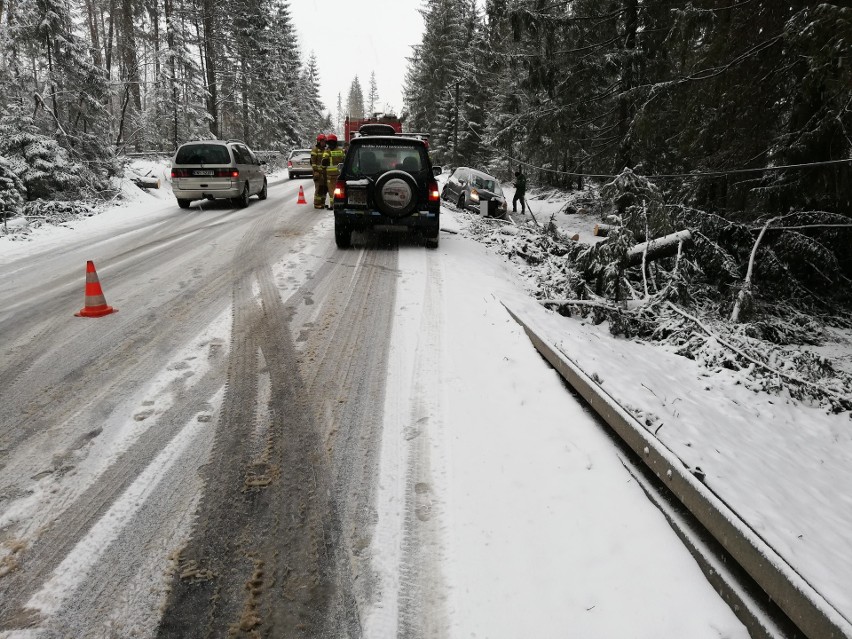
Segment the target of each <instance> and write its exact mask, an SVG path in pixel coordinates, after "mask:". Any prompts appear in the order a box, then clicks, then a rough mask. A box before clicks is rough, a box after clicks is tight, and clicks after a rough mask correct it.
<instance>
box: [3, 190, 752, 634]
mask: <svg viewBox="0 0 852 639" xmlns="http://www.w3.org/2000/svg"><path fill="white" fill-rule="evenodd" d="M299 185H302V186H304V187H306V194H307V196H308V200H310V198H311V192H310V189H309V188H308V187H309V186H310V183H309V182H303V181H299V182H287V183H284V184H281V185H278V186H274V187H271V188H270V192H269V199H268V200H267V201H265V202H258V201H254V200H253V201H252V204H251V206H250V207H249V208H248V209H246V210H235V209H231V208H229V207H228V206H224V205H212V206H205V207H204V209H203V210H200V209H199V210H197V209H196V208H195V207H194V208H193V209H192V210H190V211H180V210H179V209H177V207H176V206H175V205H173V204H172V203H171V202H170V201H166V203H165V204H164V203H162V202H156V201H154V202H147V203H146V202H142V203H140V204H138V205H136V206H127V207H118V208H116V209H113V210H112V211H109V212H107V213H105V214H103V215H101V216H98V217H97V218H91V219H88V220H85V221H83V222H79V223H74V224H73V225H72V226H74V227H75V228H73V229H57V230H55V231H54V232H51V233H44V234H41V235H38V234H37V235H36V236H35V237H34V239H33V240H32V241H31V242H27V243H19V244H11V243H8V242H7V243H4V244H3V245H2V246H0V278H2V281H3V287H2V290H0V354H2V357H1V358H0V389H2V391H1V392H2V397H3V406H2V415H0V637H67V636H75V637H76V636H79V637H82V636H85V637H114V636H121V637H129V636H134V637H154V636H160V637H192V636H198V637H219V636H222V637H224V636H235V637H240V636H245V637H250V636H267V637H281V636H286V637H297V636H306V637H307V636H311V637H318V636H329V637H346V636H348V637H362V636H363V637H374V638H385V637H397V636H398V637H406V638H409V637H412V638H414V637H471V636H477V637H492V638H495V639H496V638H506V639H510V638H512V639H514V638H517V637H583V638H594V637H601V638H604V637H614V636H618V637H627V636H630V637H648V638H651V637H690V638H699V639H700V638H703V637H707V638H711V637H745V636H747V634H746V632H745V630H744V628H742V626H741V625H740V624H739V622H738V621H737V620H736V618H735V617H734V615H733V613H732V612H731V611H730V610H729V609H728V608H727V607H726V606H725V605H724V604H723V603H722V601H721V600H720V599H719V598H718V597H717V596H716V595H715V593H714V592H713V590H712V588H711V587H710V586H709V585H708V584H707V582H706V581H705V580H704V578H703V576H702V574H701V572H700V570H699V569H698V567H697V566H696V565H695V564H694V562H693V560H692V558H691V557H690V555H689V554H688V552H687V551H686V550H685V549H684V548H683V547H682V546H681V545H680V542H679V541H678V539H677V537H676V536H675V534H674V533H673V532H672V531H671V529H670V528H669V527H668V525H667V523H666V521H665V519H664V517H663V516H662V515H661V514H660V513H659V512H658V511H657V510H656V508H654V507H653V506H652V505H651V504H650V502H648V500H647V498H646V497H645V495H644V493H643V492H642V490H641V488H640V487H639V486H637V485H636V484H635V482H633V480H632V478H631V476H630V475H629V473H627V472H626V471H625V469H624V468H623V466H622V465H621V463H620V461H619V459H618V455H617V452H616V451H615V450H614V449H613V448H612V445H611V443H610V441H609V439H608V438H607V436H606V435H605V434H604V433H603V431H602V430H601V428H600V426H599V425H598V424H597V422H596V421H595V419H593V418H592V417H591V416H590V415H588V414H587V413H586V411H585V409H584V408H583V407H582V406H581V405H580V404H579V403H578V402H577V401H576V400H575V399H574V397H573V396H572V395H571V394H570V393H569V392H567V390H566V389H565V387H564V385H563V383H562V382H561V380H560V379H559V377H558V376H557V375H556V373H555V372H554V371H553V370H552V369H550V367H549V366H548V365H547V364H546V363H545V362H544V361H543V360H542V359H541V358H540V357H539V355H538V354H537V353H536V351H535V350H534V348H533V347H532V346H531V345H530V343H529V341H528V340H527V338H526V337H525V335H524V334H523V332H522V330H521V329H520V327H519V326H518V325H517V324H516V323H515V322H514V321H512V320H511V318H510V317H509V315H508V313H507V312H506V311H505V309H504V308H503V306H502V305H501V304H500V302H499V298H500V296H501V295H502V294H504V293H506V294H509V293H511V294H518V290H519V289H518V284H517V283H516V281H515V277H514V275H513V274H511V273H510V272H509V271H508V269H506V268H505V267H504V264H503V263H502V261H500V260H499V259H495V257H494V256H493V255H489V254H488V253H487V251H486V250H485V249H484V248H483V247H482V246H481V245H479V244H476V243H475V242H473V241H471V240H469V239H466V238H464V237H462V236H460V235H455V234H450V233H442V234H441V246H440V248H439V249H438V250H436V251H427V250H426V249H424V248H423V246H421V245H419V244H417V243H414V242H410V241H409V240H407V239H405V238H398V237H393V238H391V239H387V238H381V237H378V236H374V235H368V236H360V237H359V236H358V235H356V237H355V242H356V247H355V248H354V249H352V250H348V251H340V250H338V249H336V248H335V247H334V242H333V233H332V226H333V225H332V219H331V215H330V213H327V212H316V211H314V210H313V209H312V208H311V207H309V206H297V205H296V204H295V202H296V192H297V190H298V186H299ZM454 215H455V213H453V212H450V211H445V212H444V218H443V224H442V225H443V226H444V227H445V228H447V229H448V230H452V228H453V226H454V224H455V220H454ZM87 259H92V260H94V261H95V264H96V266H97V268H98V274H99V275H100V280H101V283H102V285H103V288H104V293H105V295H106V298H107V302H108V303H109V304H110V305H113V306H115V307H117V308H118V309H120V312H119V313H117V314H113V315H110V316H107V317H105V318H100V319H96V320H89V319H85V320H84V319H79V318H75V317H73V316H72V314H73V313H74V312H75V311H77V310H79V308H80V305H81V304H82V300H83V295H82V293H83V291H82V286H83V268H84V266H85V261H86V260H87Z"/></svg>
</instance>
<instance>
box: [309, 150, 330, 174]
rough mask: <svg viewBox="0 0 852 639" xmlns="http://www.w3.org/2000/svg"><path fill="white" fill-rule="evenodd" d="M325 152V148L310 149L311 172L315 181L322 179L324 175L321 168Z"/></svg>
mask: <svg viewBox="0 0 852 639" xmlns="http://www.w3.org/2000/svg"><path fill="white" fill-rule="evenodd" d="M326 151H328V147H327V146H325V147H322V148H320V147H319V146H317V145H314V148H312V149H311V172H312V173H313V176H314V179H315V180H322V179H324V176H325V173H324V171H323V166H322V156H323V154H324V153H325V152H326Z"/></svg>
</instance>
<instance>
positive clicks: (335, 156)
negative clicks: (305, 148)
mask: <svg viewBox="0 0 852 639" xmlns="http://www.w3.org/2000/svg"><path fill="white" fill-rule="evenodd" d="M326 141H327V142H328V146H327V148H326V150H325V152H324V153H323V164H325V179H326V185H327V188H328V198H329V200H331V206H329V208H333V207H334V186H335V184H337V176H338V175H340V170H339V169H338V168H337V167H338V165H340V164H342V163H343V159H344V158H345V157H346V154H345V153H344V151H343V149H342V148H340V147H339V146H338V145H337V136H336V135H334V133H329V134H328V137H327V138H326ZM326 160H328V161H327V162H326Z"/></svg>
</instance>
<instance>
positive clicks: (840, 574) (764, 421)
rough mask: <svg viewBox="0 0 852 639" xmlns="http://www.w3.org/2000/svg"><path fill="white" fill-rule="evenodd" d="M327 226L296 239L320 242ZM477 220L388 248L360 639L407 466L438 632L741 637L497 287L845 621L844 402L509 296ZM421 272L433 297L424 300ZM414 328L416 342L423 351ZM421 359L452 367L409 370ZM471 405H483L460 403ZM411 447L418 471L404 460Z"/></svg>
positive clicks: (850, 520) (503, 265) (850, 605)
mask: <svg viewBox="0 0 852 639" xmlns="http://www.w3.org/2000/svg"><path fill="white" fill-rule="evenodd" d="M307 184H308V183H306V186H307ZM163 186H164V188H163V189H161V190H159V191H156V192H155V191H151V192H148V193H147V194H146V193H142V192H140V191H138V189H135V188H133V187H129V188H128V191H127V192H128V193H129V194H133V197H132V198H130V199H129V200H126V201H125V202H123V203H121V204H117V205H115V206H113V207H111V208H108V209H107V210H106V211H105V212H103V213H101V214H100V215H97V216H94V217H89V218H85V219H81V220H76V221H72V222H68V223H66V224H64V225H62V226H53V227H51V226H46V225H42V226H41V227H40V228H31V229H30V230H29V232H28V233H27V234H26V235H10V236H3V237H0V263H8V262H11V261H13V260H14V259H15V258H16V257H20V256H22V255H25V254H28V253H29V252H36V251H41V250H44V249H46V248H48V247H50V246H56V245H60V244H61V243H62V242H63V241H64V239H65V238H67V237H68V236H69V234H72V233H73V234H74V236H75V237H77V238H79V237H83V236H85V235H86V234H91V235H92V236H96V235H97V236H102V235H103V234H104V233H109V232H110V231H115V232H118V231H120V230H121V229H122V228H124V227H126V226H128V225H130V224H131V223H135V222H138V220H139V219H145V218H146V217H150V218H152V219H153V218H155V217H156V216H158V215H162V214H163V208H164V206H169V207H173V203H172V202H171V200H170V198H171V195H170V193H169V191H168V188H167V180H166V183H164V185H163ZM509 197H510V198H511V192H510V194H509ZM563 204H564V201H560V200H559V199H557V198H552V199H551V200H549V201H548V200H535V199H533V200H532V210H533V213H534V214H535V215H536V216H537V218H538V220H539V222H540V223H546V222H545V220H543V219H542V217H544V216H547V217H548V218H549V217H550V216H551V215H552V216H553V219H554V220H555V221H558V222H559V224H560V225H561V226H562V227H563V228H566V229H567V230H569V231H573V232H577V233H579V234H580V236H581V241H582V240H584V239H586V238H588V237H591V230H592V228H593V225H594V222H595V220H593V219H592V218H591V216H589V215H583V214H580V213H573V214H566V213H559V212H558V211H559V210H560V209H561V208H562V207H563ZM329 222H330V219H327V220H325V221H324V222H322V223H321V227H322V229H324V232H325V235H323V234H322V233H320V234H319V236H318V239H317V238H314V240H312V241H322V239H323V238H324V237H325V236H327V239H328V241H329V242H331V241H332V240H331V225H330V223H329ZM474 223H479V222H477V221H476V219H475V217H474V216H471V215H469V214H467V213H460V212H457V211H454V210H450V209H444V215H443V219H442V226H443V228H444V229H445V231H446V232H442V234H441V246H440V248H439V249H438V250H437V251H436V252H433V253H424V252H422V251H402V252H401V253H400V272H401V273H404V274H405V275H404V277H403V278H402V279H401V281H400V284H399V287H398V292H397V301H396V303H397V317H398V318H399V321H398V324H397V326H396V327H395V330H394V334H393V335H392V343H391V352H392V362H391V370H390V371H389V378H391V379H397V380H398V379H409V380H411V387H410V388H408V391H405V390H404V389H405V388H407V386H406V385H400V384H398V383H396V384H393V386H394V387H396V388H402V389H403V390H398V391H397V392H396V393H391V394H389V396H388V402H387V404H386V406H385V420H386V423H385V431H386V432H387V433H388V436H387V438H386V439H385V441H383V449H382V470H381V473H382V474H381V477H380V489H379V495H378V500H379V504H378V512H379V521H378V524H377V532H376V535H375V537H374V542H373V548H372V557H373V561H374V563H375V565H374V568H375V571H376V573H377V575H378V576H379V584H380V589H381V596H380V597H379V604H378V605H377V607H376V608H375V609H374V610H373V611H372V613H371V614H370V615H369V616H368V619H367V625H366V628H367V630H368V633H367V636H371V637H383V636H391V635H388V634H385V633H386V632H387V631H389V630H392V627H393V626H394V624H395V623H396V620H397V619H398V617H399V614H398V613H399V611H400V609H401V608H403V607H404V606H405V605H406V603H407V602H405V601H402V600H400V599H399V597H398V593H399V592H401V590H400V588H399V584H398V583H397V582H398V579H399V575H398V573H397V572H395V567H396V566H398V564H399V561H400V555H401V554H402V553H404V552H405V549H404V548H402V547H401V546H400V544H401V539H400V537H399V531H400V530H401V529H402V527H403V522H402V521H401V519H400V518H401V517H402V516H403V509H402V506H401V504H402V500H403V498H404V496H403V495H401V494H400V492H399V491H400V486H401V484H400V480H401V478H400V476H399V474H400V473H404V472H415V473H421V474H422V481H418V482H417V484H416V485H417V487H418V490H417V497H416V499H417V500H418V502H417V504H416V509H415V512H417V513H418V519H421V517H422V519H421V520H422V521H426V522H428V521H434V522H437V523H436V524H435V525H436V526H438V530H437V531H436V538H435V548H434V550H435V553H436V556H439V557H440V558H441V559H440V566H439V567H438V571H439V572H440V573H441V578H442V581H443V582H444V583H445V584H446V585H447V586H448V590H447V591H446V592H441V593H439V594H436V596H435V601H433V602H431V603H432V605H433V606H434V609H435V610H436V611H437V612H438V613H439V614H440V617H439V618H440V619H441V620H442V621H441V624H442V625H443V626H444V627H445V628H446V629H447V630H448V631H449V636H453V637H468V636H477V637H505V638H507V639H508V638H514V637H525V636H529V637H554V636H565V635H566V632H567V633H568V634H569V635H570V636H577V637H584V638H587V637H588V638H591V637H600V638H605V637H626V636H630V637H649V638H651V637H690V638H699V637H708V638H709V637H745V636H746V633H745V631H744V629H743V628H742V627H741V626H740V625H739V622H738V621H737V620H736V619H735V618H734V617H733V614H732V613H731V611H730V610H729V609H728V608H727V607H726V606H725V605H724V604H723V603H722V602H721V600H720V599H719V598H718V597H717V596H716V595H715V593H714V592H713V590H712V588H711V587H710V586H709V585H708V584H707V583H706V582H705V581H704V579H703V577H702V575H701V574H700V571H699V570H698V568H697V566H696V565H695V564H694V562H693V560H692V558H691V557H690V556H689V554H688V553H687V552H686V550H685V549H684V548H683V547H682V546H681V545H680V544H679V542H678V541H677V539H676V537H675V535H674V534H673V533H672V532H671V530H670V529H669V528H668V525H667V524H666V523H665V521H664V519H663V518H662V516H660V515H659V513H658V512H657V511H656V510H655V509H654V508H653V507H651V506H649V503H648V502H647V499H646V498H645V496H644V494H643V493H642V491H641V489H640V488H639V487H638V486H637V485H636V484H635V483H634V482H632V481H631V478H630V477H629V475H627V474H626V473H625V471H624V469H623V467H622V466H621V464H620V462H619V461H618V457H617V454H616V453H615V452H614V451H613V450H612V447H611V444H610V442H609V440H608V438H607V436H606V435H605V434H604V433H602V432H601V431H600V430H599V429H598V428H597V427H590V426H589V420H588V419H587V416H586V415H585V414H584V410H585V409H584V408H583V407H581V406H580V405H578V404H577V403H576V401H575V400H574V399H573V398H572V397H571V396H570V395H569V394H568V393H567V392H566V391H565V389H564V386H563V384H562V382H561V380H560V379H559V377H558V376H557V374H556V373H555V372H554V371H553V370H552V369H550V368H549V367H548V366H547V365H545V364H544V363H543V361H542V360H541V358H540V357H539V356H538V354H537V353H536V352H535V350H534V349H533V348H532V346H531V344H530V343H529V340H528V339H527V338H526V336H525V335H524V333H523V331H522V330H521V328H520V327H519V326H518V325H516V324H515V323H514V321H513V320H512V319H511V318H510V317H509V315H508V313H507V312H506V310H505V308H504V307H503V306H502V304H501V300H502V299H512V300H522V299H526V303H527V304H528V306H529V308H530V312H537V313H538V314H539V319H540V321H541V322H542V323H543V324H545V325H546V326H547V330H548V333H549V338H550V339H551V341H552V342H553V343H554V344H557V345H559V346H560V347H561V348H562V349H563V350H565V352H568V353H570V354H571V356H572V357H573V358H575V360H576V361H577V362H578V363H579V364H580V365H581V366H582V367H583V368H584V369H585V370H586V371H587V372H588V373H589V374H593V373H594V374H596V375H597V376H598V378H599V379H600V380H601V383H602V385H603V386H604V388H605V389H606V390H607V391H608V392H610V393H611V394H612V395H613V396H615V397H616V398H617V399H619V400H620V401H621V402H622V403H623V404H624V405H625V406H626V407H629V408H630V409H632V410H633V411H634V413H637V412H638V413H641V414H642V415H644V416H645V417H646V418H647V422H646V423H647V424H648V427H649V430H651V431H653V432H655V433H656V435H657V436H658V437H659V439H660V440H661V441H662V442H663V443H664V444H665V445H666V446H668V447H669V448H670V449H671V450H673V451H674V452H676V453H677V454H678V455H679V456H680V458H681V459H682V460H683V461H684V462H685V463H686V464H688V465H689V466H690V467H692V468H698V467H700V468H701V469H702V471H703V472H704V473H705V476H706V479H705V483H706V484H707V485H708V486H709V487H710V488H711V489H713V490H714V491H716V492H717V494H719V495H721V496H722V497H723V498H724V499H725V500H726V501H728V503H729V504H731V506H732V507H733V508H734V509H735V510H736V511H737V512H739V513H740V514H741V515H742V516H743V517H744V518H745V519H746V520H747V521H748V522H749V523H750V524H751V526H752V527H753V528H754V530H755V531H756V532H758V534H760V535H761V536H762V537H763V538H764V539H766V540H767V541H768V542H769V543H770V544H771V545H772V546H773V547H774V548H775V549H776V550H777V551H778V552H779V553H781V554H782V555H783V556H784V557H785V558H786V559H787V561H789V562H790V563H791V565H793V566H794V567H795V568H796V569H797V570H798V571H799V572H800V573H801V574H802V575H803V576H804V577H805V578H806V579H807V580H808V581H809V582H810V583H811V584H812V585H813V586H814V587H815V588H816V589H817V590H819V591H820V592H821V593H822V594H823V595H824V596H825V597H826V598H827V599H828V600H829V601H830V602H831V603H832V604H833V605H834V606H835V607H836V608H837V609H838V610H840V611H841V612H842V613H843V614H844V615H845V616H846V618H847V619H848V618H850V617H852V538H851V537H850V535H849V533H848V531H849V530H852V496H850V494H849V493H848V492H847V491H846V490H845V487H848V486H852V466H850V464H849V459H852V422H850V419H849V415H848V414H840V415H833V414H827V413H825V412H823V411H821V410H819V409H815V408H811V407H808V406H804V405H802V404H800V403H798V402H796V401H794V400H792V399H790V398H788V397H778V396H770V395H766V394H760V393H755V392H753V391H751V390H748V389H747V388H745V386H744V385H743V384H742V378H741V375H742V373H734V372H732V371H728V370H725V369H721V370H718V371H709V370H706V369H702V368H700V367H698V366H697V365H696V364H695V363H694V362H691V361H690V360H687V359H685V358H682V357H677V356H675V355H672V354H670V353H668V352H666V351H665V350H664V349H661V348H656V347H653V346H649V345H647V344H643V343H638V342H633V341H629V340H624V339H619V338H616V337H613V336H612V335H610V334H609V332H608V330H607V327H606V326H605V325H601V326H592V325H590V324H588V323H586V322H583V321H579V320H574V319H567V318H564V317H561V316H558V315H556V314H554V313H550V312H548V311H546V310H544V309H542V308H538V306H537V304H536V303H535V302H534V301H532V300H530V299H529V297H528V295H527V293H526V292H525V283H526V282H527V281H528V280H527V279H526V277H528V274H527V273H523V274H522V273H520V272H519V271H518V270H517V269H516V268H515V267H514V266H513V265H512V264H510V263H508V262H506V261H505V260H504V259H502V258H501V257H500V256H499V255H497V254H496V253H495V251H493V250H492V249H490V248H488V247H487V246H485V245H482V244H480V243H478V242H476V241H475V240H473V239H472V235H473V234H472V233H471V232H470V225H471V224H474ZM16 238H17V239H16ZM424 256H433V257H435V258H437V259H424ZM430 265H431V266H430ZM427 279H428V280H430V281H434V282H436V283H437V288H436V289H435V291H437V292H433V293H432V294H430V295H426V296H424V290H429V289H427V287H425V284H424V283H425V282H426V280H427ZM439 302H440V303H439ZM436 309H440V313H442V315H440V316H436V314H435V311H436ZM424 335H426V336H427V337H426V338H425V343H426V344H428V345H430V346H431V347H430V348H427V349H424V347H423V346H422V344H423V343H424V337H423V336H424ZM418 344H421V346H419V347H418ZM483 354H484V355H483ZM423 370H436V371H437V370H443V371H454V372H453V374H452V376H451V377H446V378H433V377H430V376H424V375H416V374H415V371H423ZM389 386H390V385H389ZM424 388H425V389H426V390H428V391H429V393H426V396H434V397H435V400H434V402H431V403H427V404H424V405H421V406H419V407H418V411H419V412H418V413H417V415H416V416H417V419H416V420H414V423H415V424H419V427H418V428H416V429H415V430H411V429H410V424H411V417H412V415H411V414H409V413H407V412H405V413H403V412H401V408H400V407H407V406H408V405H409V403H410V401H411V399H412V397H414V396H420V395H419V394H418V393H420V391H423V390H424ZM414 389H419V390H417V392H415V390H414ZM405 392H409V393H410V394H411V396H410V397H409V396H404V393H405ZM474 400H475V401H474ZM483 404H485V405H486V406H488V409H487V410H486V411H485V412H481V411H477V412H476V413H475V414H474V413H473V412H471V411H472V406H481V405H483ZM406 428H408V429H409V430H406ZM409 458H410V459H415V458H416V459H420V460H421V465H420V466H418V467H416V468H414V470H413V471H411V470H410V469H406V460H407V459H409ZM423 459H427V460H428V465H426V466H423V465H422V460H423ZM394 553H396V554H397V556H396V558H395V555H394ZM395 593H396V594H395Z"/></svg>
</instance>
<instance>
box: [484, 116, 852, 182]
mask: <svg viewBox="0 0 852 639" xmlns="http://www.w3.org/2000/svg"><path fill="white" fill-rule="evenodd" d="M468 130H469V131H470V132H471V133H473V134H474V135H475V136H476V137H477V138H479V141H480V142H482V143H483V144H484V145H485V146H487V147H489V148H490V149H491V150H492V151H494V152H495V153H497V155H499V156H501V157H503V158H505V159H507V160H511V161H512V162H516V163H517V164H521V165H523V166H526V167H529V168H532V169H536V170H538V171H546V172H548V173H553V174H555V175H569V176H573V177H583V178H599V179H606V180H612V179H615V178H616V177H618V176H617V175H612V174H604V173H576V172H572V171H560V170H558V169H551V168H548V167H544V166H536V165H535V164H531V163H530V162H524V161H523V160H520V159H518V158H515V157H512V156H511V155H508V154H507V153H503V152H502V151H501V150H500V149H497V148H495V147H493V146H492V145H490V144H489V143H488V142H486V141H485V140H484V139H483V138H482V136H481V135H479V133H477V132H476V131H475V130H474V129H473V127H471V126H470V123H468ZM848 163H852V157H850V158H843V159H841V160H823V161H821V162H805V163H802V164H780V165H777V166H764V167H755V168H752V169H728V170H726V171H694V172H692V173H660V174H657V175H644V174H642V173H637V175H640V176H641V177H644V178H646V179H648V180H656V179H661V180H662V179H669V178H686V179H689V178H692V179H696V178H704V177H723V176H726V175H742V174H747V173H762V172H764V171H786V170H789V169H806V168H809V167H814V166H830V165H834V164H848Z"/></svg>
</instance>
